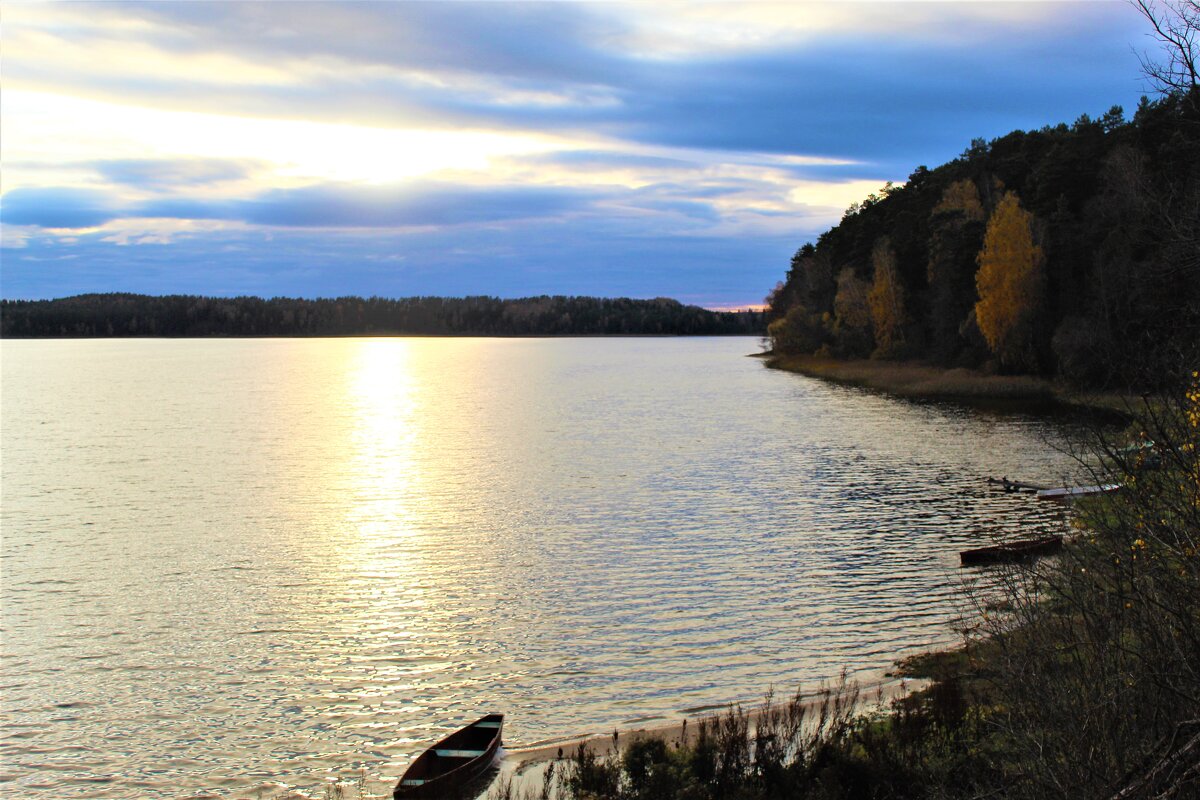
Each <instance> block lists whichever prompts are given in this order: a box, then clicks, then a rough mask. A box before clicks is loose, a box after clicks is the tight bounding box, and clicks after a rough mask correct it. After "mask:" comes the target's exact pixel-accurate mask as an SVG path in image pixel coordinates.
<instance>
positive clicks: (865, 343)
mask: <svg viewBox="0 0 1200 800" xmlns="http://www.w3.org/2000/svg"><path fill="white" fill-rule="evenodd" d="M869 292H870V285H869V284H868V283H867V282H866V281H864V280H863V279H862V278H859V277H858V276H857V275H855V274H854V270H853V269H851V268H850V267H846V268H845V269H843V270H842V271H841V272H839V273H838V277H837V294H836V295H835V296H834V298H833V314H834V321H833V338H834V345H835V348H834V350H835V352H836V353H837V355H839V356H841V357H843V358H858V357H860V356H866V355H869V354H870V352H871V307H870V304H869V303H868V302H867V295H868V294H869Z"/></svg>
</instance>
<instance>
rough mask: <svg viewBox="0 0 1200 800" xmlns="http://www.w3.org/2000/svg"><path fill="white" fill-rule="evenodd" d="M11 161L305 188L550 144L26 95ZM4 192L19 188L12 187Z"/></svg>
mask: <svg viewBox="0 0 1200 800" xmlns="http://www.w3.org/2000/svg"><path fill="white" fill-rule="evenodd" d="M4 112H5V116H6V122H5V126H4V144H3V158H4V161H5V163H14V162H16V163H21V162H25V163H40V164H63V163H69V162H78V161H85V160H89V159H94V158H96V157H97V156H98V155H99V154H103V157H105V158H188V157H192V158H195V157H200V158H226V159H246V160H253V161H260V162H265V163H267V164H270V165H272V166H273V168H274V170H275V172H276V174H277V175H279V176H282V177H284V178H293V179H296V180H299V181H309V180H314V179H317V180H329V181H357V182H369V183H384V182H387V181H395V180H400V179H404V178H412V177H416V176H420V175H427V174H430V173H433V172H438V171H442V170H471V171H476V170H485V169H487V167H488V165H489V161H490V160H491V159H494V158H499V157H504V156H516V155H523V154H530V153H537V152H543V151H549V150H553V149H555V148H556V145H555V143H554V141H553V140H552V139H551V138H550V137H546V136H542V135H538V134H510V133H499V132H493V131H480V130H474V131H471V130H466V131H463V130H420V129H388V128H372V127H366V126H359V125H337V124H330V123H319V122H304V121H299V120H278V119H256V118H249V117H238V116H224V115H218V114H206V113H194V112H183V111H160V110H156V109H150V108H144V107H136V106H125V105H118V104H114V103H106V102H101V101H96V100H84V99H79V98H73V97H66V96H61V95H53V94H45V93H41V92H26V91H20V90H13V91H6V92H5V95H4ZM6 183H7V184H8V185H7V186H6V189H8V188H14V187H13V186H12V183H11V181H6Z"/></svg>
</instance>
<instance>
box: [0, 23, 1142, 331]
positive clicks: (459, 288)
mask: <svg viewBox="0 0 1200 800" xmlns="http://www.w3.org/2000/svg"><path fill="white" fill-rule="evenodd" d="M1146 33H1147V32H1146V27H1145V25H1144V23H1143V22H1142V20H1141V18H1140V17H1139V15H1138V14H1137V13H1136V11H1134V10H1133V9H1132V8H1131V7H1130V6H1129V5H1128V4H1127V3H1124V2H1120V1H1119V0H1115V1H1114V2H1104V1H1084V0H1079V1H1076V2H1055V3H1051V2H1030V1H1026V2H1011V3H987V2H967V1H966V0H959V1H958V2H920V3H912V2H877V3H848V2H839V3H832V2H827V3H814V4H808V3H794V2H787V3H774V2H753V1H752V0H751V1H749V2H747V0H743V1H742V2H738V3H722V2H687V3H681V2H671V3H667V2H663V3H659V2H646V1H645V0H643V2H639V3H616V2H600V3H581V2H570V1H569V0H560V1H559V2H540V3H516V2H506V1H505V0H490V1H488V2H478V3H476V2H450V1H447V0H440V1H435V2H370V3H351V2H338V3H320V2H296V3H289V2H258V3H240V2H201V3H190V2H168V3H161V4H159V3H150V2H128V3H114V2H76V3H20V2H6V3H5V9H4V25H3V28H2V29H0V52H2V53H3V61H2V71H0V81H2V84H0V296H3V297H5V298H8V299H37V298H52V297H64V296H68V295H73V294H80V293H85V292H114V291H123V292H142V293H147V294H174V293H185V294H206V295H246V294H249V295H258V296H263V297H273V296H289V297H333V296H341V295H363V296H370V295H376V296H384V297H403V296H412V295H447V296H462V295H478V294H487V295H496V296H501V297H522V296H530V295H539V294H582V295H600V296H628V297H661V296H666V297H674V298H677V299H679V300H681V301H683V302H687V303H696V304H699V305H704V306H707V307H710V308H736V307H747V306H751V305H755V304H759V303H761V302H762V298H763V297H764V296H765V295H766V294H767V292H768V291H769V290H770V289H771V288H772V287H773V286H774V285H775V283H776V282H777V281H778V280H780V279H781V278H782V277H783V275H784V273H785V272H786V270H787V268H788V264H789V260H790V257H791V255H792V253H793V252H795V250H796V249H797V248H798V247H800V246H801V245H803V244H804V243H806V242H809V241H814V240H815V238H816V237H817V236H818V235H819V234H820V233H821V232H822V231H824V230H826V229H828V228H829V227H831V226H832V225H834V224H836V223H837V221H838V220H839V219H840V218H841V215H842V213H843V211H844V210H845V208H846V207H847V206H848V205H850V204H851V203H852V202H857V201H859V200H861V199H863V198H864V197H865V196H866V195H867V194H868V193H870V192H872V191H877V190H878V189H879V188H880V187H881V186H882V185H883V184H884V183H885V182H887V181H893V182H895V183H903V182H904V181H905V179H906V178H907V176H908V175H909V174H911V173H912V171H913V170H914V169H915V168H916V167H917V166H918V165H927V166H930V167H934V166H937V165H939V164H942V163H944V162H946V161H948V160H951V159H953V158H955V157H956V156H957V155H959V154H960V153H962V152H963V151H964V150H965V149H966V148H967V147H968V146H969V144H970V142H971V140H972V139H974V138H977V137H983V138H987V139H991V138H996V137H998V136H1001V135H1003V134H1005V133H1008V132H1009V131H1011V130H1014V129H1018V128H1020V129H1031V128H1040V127H1042V126H1044V125H1048V124H1057V123H1059V122H1072V121H1073V120H1075V119H1076V118H1078V117H1079V116H1080V115H1081V114H1085V113H1086V114H1089V115H1091V116H1093V117H1095V116H1099V115H1100V114H1102V113H1104V112H1105V111H1107V110H1108V109H1109V108H1110V107H1111V106H1113V105H1121V106H1124V108H1125V109H1126V110H1127V111H1129V112H1132V110H1133V108H1134V107H1135V106H1136V104H1137V101H1138V98H1139V97H1140V96H1141V95H1142V94H1145V93H1147V86H1146V83H1145V81H1144V79H1143V77H1142V75H1141V71H1140V65H1139V60H1138V54H1139V53H1140V52H1142V51H1145V50H1148V49H1152V42H1150V41H1149V39H1148V38H1147V35H1146Z"/></svg>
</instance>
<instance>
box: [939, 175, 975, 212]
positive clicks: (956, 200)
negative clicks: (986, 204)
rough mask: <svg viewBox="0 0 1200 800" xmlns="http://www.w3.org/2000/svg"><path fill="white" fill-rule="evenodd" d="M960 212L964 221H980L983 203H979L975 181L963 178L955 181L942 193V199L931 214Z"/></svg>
mask: <svg viewBox="0 0 1200 800" xmlns="http://www.w3.org/2000/svg"><path fill="white" fill-rule="evenodd" d="M955 211H957V212H960V213H961V214H962V215H963V217H964V218H965V219H968V220H972V221H982V220H983V217H984V214H983V203H981V202H980V201H979V190H978V189H977V188H975V181H972V180H968V179H966V178H964V179H963V180H961V181H955V182H954V183H952V184H950V185H949V186H947V187H946V191H944V192H942V199H941V200H940V201H939V202H938V204H937V205H936V206H934V207H933V213H935V214H938V213H951V212H955Z"/></svg>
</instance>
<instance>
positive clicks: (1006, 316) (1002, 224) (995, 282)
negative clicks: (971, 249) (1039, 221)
mask: <svg viewBox="0 0 1200 800" xmlns="http://www.w3.org/2000/svg"><path fill="white" fill-rule="evenodd" d="M978 262H979V271H978V272H976V273H975V288H976V289H977V290H978V292H979V302H977V303H976V304H975V319H976V321H977V322H978V324H979V330H980V332H982V333H983V337H984V338H985V339H986V340H987V343H988V346H989V347H990V348H991V349H992V352H993V353H995V354H996V356H997V357H998V358H999V359H1000V363H1001V364H1003V365H1004V366H1006V367H1015V368H1024V369H1036V367H1037V351H1036V349H1035V347H1034V335H1035V332H1036V326H1037V319H1038V316H1039V314H1040V313H1041V310H1042V305H1043V303H1044V302H1045V294H1046V274H1045V255H1044V254H1043V252H1042V248H1041V247H1040V246H1038V245H1037V244H1035V243H1034V240H1033V215H1032V214H1030V213H1029V212H1028V211H1026V210H1024V209H1023V208H1021V204H1020V201H1019V200H1018V198H1017V195H1016V193H1014V192H1005V193H1004V196H1003V197H1002V198H1001V199H1000V202H999V204H997V206H996V210H995V211H993V212H992V216H991V218H990V219H989V220H988V224H987V232H986V233H985V234H984V238H983V250H981V251H980V252H979V258H978Z"/></svg>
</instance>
